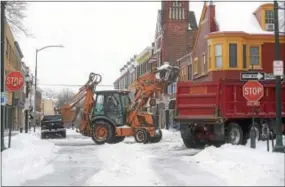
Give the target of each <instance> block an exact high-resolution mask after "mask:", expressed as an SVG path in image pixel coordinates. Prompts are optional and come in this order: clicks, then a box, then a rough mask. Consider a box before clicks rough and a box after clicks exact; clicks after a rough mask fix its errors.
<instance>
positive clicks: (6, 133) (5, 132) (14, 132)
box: [4, 129, 20, 137]
mask: <svg viewBox="0 0 285 187" xmlns="http://www.w3.org/2000/svg"><path fill="white" fill-rule="evenodd" d="M18 133H20V131H12V132H11V135H12V136H15V135H17V134H18ZM6 136H9V130H8V129H6V130H4V137H6Z"/></svg>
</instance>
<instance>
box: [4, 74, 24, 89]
mask: <svg viewBox="0 0 285 187" xmlns="http://www.w3.org/2000/svg"><path fill="white" fill-rule="evenodd" d="M24 81H25V80H24V76H23V74H22V73H21V72H20V71H12V72H10V73H8V75H6V81H5V84H6V88H7V89H8V90H10V91H12V92H15V91H18V90H20V89H21V88H22V87H23V86H24Z"/></svg>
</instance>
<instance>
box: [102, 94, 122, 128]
mask: <svg viewBox="0 0 285 187" xmlns="http://www.w3.org/2000/svg"><path fill="white" fill-rule="evenodd" d="M104 111H105V115H106V116H107V117H108V118H110V119H111V120H112V121H114V122H115V123H116V125H119V126H120V125H123V124H124V123H123V122H124V115H123V107H122V103H121V99H120V95H119V94H118V93H106V94H105V95H104Z"/></svg>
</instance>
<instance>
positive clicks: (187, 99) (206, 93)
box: [170, 80, 285, 148]
mask: <svg viewBox="0 0 285 187" xmlns="http://www.w3.org/2000/svg"><path fill="white" fill-rule="evenodd" d="M261 83H262V84H263V87H264V96H263V97H262V98H261V100H260V107H258V108H256V109H255V110H253V108H252V107H248V106H247V100H246V99H245V98H244V97H243V91H242V88H243V85H244V84H245V82H242V81H238V80H221V81H218V82H212V81H211V82H193V81H185V82H178V83H177V93H176V102H175V110H176V112H175V113H176V114H175V117H174V120H175V122H178V123H180V131H181V137H182V139H183V142H184V144H185V146H186V147H188V148H198V147H204V146H205V145H206V144H208V145H217V146H218V145H221V144H223V143H225V142H226V143H232V144H234V145H238V144H242V145H244V144H246V142H247V139H248V138H249V129H250V128H251V126H252V117H253V116H254V119H255V120H254V121H255V123H254V126H255V127H256V128H255V130H256V132H257V138H259V139H262V138H267V137H268V136H269V135H270V134H271V136H274V135H275V117H276V102H275V98H276V97H275V89H276V88H275V82H274V81H270V82H261ZM281 95H282V127H281V128H282V129H281V132H283V133H284V129H285V128H284V124H285V120H284V118H285V84H284V82H283V83H282V94H281ZM170 107H171V106H170ZM173 107H174V106H172V108H173ZM270 132H271V133H270Z"/></svg>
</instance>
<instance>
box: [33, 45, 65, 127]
mask: <svg viewBox="0 0 285 187" xmlns="http://www.w3.org/2000/svg"><path fill="white" fill-rule="evenodd" d="M47 48H63V45H47V46H44V47H42V48H40V49H36V64H35V93H34V107H33V108H34V119H33V123H34V132H35V131H36V92H37V74H38V52H40V51H42V50H44V49H47Z"/></svg>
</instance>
